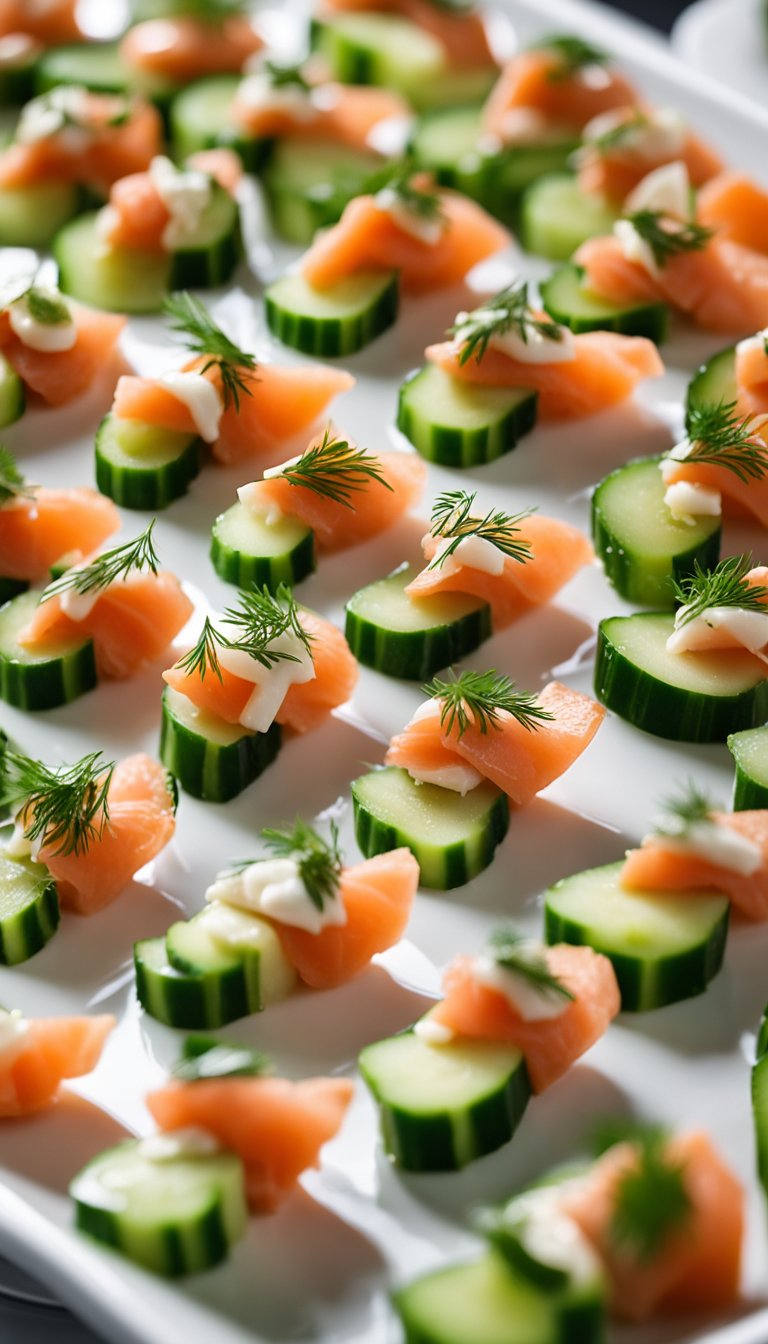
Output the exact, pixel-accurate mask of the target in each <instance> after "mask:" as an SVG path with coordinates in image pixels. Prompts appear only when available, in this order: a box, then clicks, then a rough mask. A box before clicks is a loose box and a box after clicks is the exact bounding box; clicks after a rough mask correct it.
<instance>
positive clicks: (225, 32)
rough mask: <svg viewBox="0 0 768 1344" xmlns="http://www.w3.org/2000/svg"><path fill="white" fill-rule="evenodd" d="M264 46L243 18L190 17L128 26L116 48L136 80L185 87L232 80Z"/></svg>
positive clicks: (234, 15)
mask: <svg viewBox="0 0 768 1344" xmlns="http://www.w3.org/2000/svg"><path fill="white" fill-rule="evenodd" d="M263 46H264V40H263V38H262V37H260V35H259V34H258V32H257V31H256V28H255V27H254V25H253V23H252V22H251V20H250V19H249V18H248V17H246V16H245V15H242V16H241V15H237V14H229V15H225V14H222V16H221V18H218V17H217V18H216V19H215V20H214V21H213V22H211V21H210V20H209V19H205V18H197V17H195V16H194V15H193V14H187V15H181V16H178V17H176V16H173V15H170V16H168V17H164V18H158V19H147V20H146V21H145V22H144V23H137V24H134V26H133V27H132V28H130V29H129V30H128V32H127V33H126V35H125V37H124V38H123V40H122V42H121V43H120V58H121V61H122V62H123V64H124V65H125V66H126V67H127V68H128V70H129V71H132V72H133V73H134V74H135V75H136V76H140V77H142V76H143V77H147V76H149V77H151V78H152V79H155V80H156V79H158V78H159V79H162V80H165V81H168V82H169V83H172V84H181V85H184V84H191V83H192V81H193V80H197V79H205V78H206V76H208V75H225V74H238V73H239V72H240V71H241V70H242V69H243V66H244V65H245V63H246V61H248V60H249V59H250V58H251V57H252V56H255V55H256V53H257V52H259V51H261V49H262V47H263Z"/></svg>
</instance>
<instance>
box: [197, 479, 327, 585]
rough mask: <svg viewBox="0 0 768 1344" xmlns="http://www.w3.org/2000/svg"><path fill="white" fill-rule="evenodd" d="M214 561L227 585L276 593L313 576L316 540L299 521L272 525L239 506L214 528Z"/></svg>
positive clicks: (282, 519) (286, 520) (285, 520)
mask: <svg viewBox="0 0 768 1344" xmlns="http://www.w3.org/2000/svg"><path fill="white" fill-rule="evenodd" d="M211 560H212V562H213V568H214V569H215V570H216V573H217V574H219V575H220V576H221V578H222V579H225V580H226V581H227V583H236V584H237V586H238V588H250V587H252V585H254V584H255V585H256V586H257V587H259V588H262V587H263V586H264V585H265V584H266V586H267V587H268V588H269V591H270V592H271V593H276V592H277V589H278V587H279V585H280V584H281V583H287V584H290V585H293V584H294V583H299V582H300V581H301V579H305V578H306V577H307V575H308V574H311V573H312V572H313V570H314V569H315V537H314V533H313V532H312V530H311V528H309V527H305V526H304V524H303V523H300V522H299V521H298V519H297V518H290V517H288V516H287V515H285V514H284V515H283V516H282V517H280V518H279V519H278V521H277V522H275V523H270V522H268V521H267V518H266V515H265V516H264V517H259V516H257V515H256V514H255V513H253V511H252V510H251V509H247V508H246V507H245V505H243V504H240V503H239V502H238V503H237V504H233V505H232V507H231V508H230V509H227V511H226V513H221V514H219V516H218V518H217V519H216V522H215V523H214V524H213V529H212V531H211Z"/></svg>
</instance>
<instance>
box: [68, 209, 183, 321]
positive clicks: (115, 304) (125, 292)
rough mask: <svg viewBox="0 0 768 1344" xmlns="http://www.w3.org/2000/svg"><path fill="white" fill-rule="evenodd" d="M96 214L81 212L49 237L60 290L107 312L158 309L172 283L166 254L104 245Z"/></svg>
mask: <svg viewBox="0 0 768 1344" xmlns="http://www.w3.org/2000/svg"><path fill="white" fill-rule="evenodd" d="M97 219H98V213H97V212H93V213H91V214H87V215H81V216H80V218H79V219H75V220H73V221H72V223H71V224H67V225H65V227H64V228H63V229H61V230H60V231H59V233H57V235H56V237H55V239H54V241H53V248H52V250H53V255H54V258H55V260H56V263H57V265H58V267H59V284H60V286H61V288H62V290H64V292H65V293H67V294H71V295H72V297H73V298H75V299H79V300H80V302H81V303H87V304H89V305H90V307H92V308H105V309H106V310H107V311H108V312H115V313H157V312H159V311H160V309H161V308H162V306H163V301H164V299H165V296H166V294H167V293H168V290H169V288H170V277H171V260H170V257H168V256H166V255H165V253H161V252H138V251H130V252H129V251H127V249H117V248H114V249H112V248H110V249H107V248H105V247H104V246H103V244H102V242H101V240H100V238H99V235H98V231H97V227H96V221H97Z"/></svg>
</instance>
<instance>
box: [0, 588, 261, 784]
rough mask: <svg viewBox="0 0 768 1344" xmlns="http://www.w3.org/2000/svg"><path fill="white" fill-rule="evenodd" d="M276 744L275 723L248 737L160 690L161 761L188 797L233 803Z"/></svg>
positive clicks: (184, 699) (171, 692) (182, 698)
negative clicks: (161, 692)
mask: <svg viewBox="0 0 768 1344" xmlns="http://www.w3.org/2000/svg"><path fill="white" fill-rule="evenodd" d="M0 620H2V611H0ZM280 742H281V736H280V725H279V724H278V723H273V724H272V726H271V728H270V729H269V732H267V733H252V732H249V730H248V729H247V728H241V727H240V725H239V724H236V723H225V722H224V720H223V719H219V718H216V717H215V715H213V714H208V713H206V712H205V711H204V710H200V709H198V708H197V706H196V705H193V703H192V701H191V700H189V699H188V698H187V696H185V695H180V694H179V692H178V691H174V690H172V689H171V687H170V686H166V688H165V690H164V691H163V698H162V719H161V725H160V760H161V761H162V762H163V765H164V766H166V768H167V769H168V770H170V772H171V774H172V775H174V776H175V778H176V780H177V781H178V784H179V787H180V788H181V789H183V790H184V792H185V793H188V794H190V795H191V797H193V798H202V799H203V800H204V801H205V802H209V803H226V802H228V801H229V799H230V798H236V797H237V795H238V794H239V793H242V792H243V789H246V788H247V787H248V785H249V784H252V783H253V781H254V780H255V779H258V778H259V775H261V774H263V772H264V771H265V770H266V768H267V766H268V765H271V764H272V762H273V761H274V759H275V757H276V756H277V753H278V751H279V750H280Z"/></svg>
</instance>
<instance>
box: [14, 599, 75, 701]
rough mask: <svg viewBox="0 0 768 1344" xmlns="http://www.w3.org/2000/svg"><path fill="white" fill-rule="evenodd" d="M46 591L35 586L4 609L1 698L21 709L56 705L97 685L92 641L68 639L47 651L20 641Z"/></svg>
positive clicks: (72, 698)
mask: <svg viewBox="0 0 768 1344" xmlns="http://www.w3.org/2000/svg"><path fill="white" fill-rule="evenodd" d="M41 591H42V590H41V589H38V588H32V589H30V590H29V592H26V593H22V594H21V595H20V596H19V597H14V598H13V600H12V601H11V602H8V603H7V604H6V605H5V606H4V607H2V608H0V696H2V698H3V700H6V701H7V702H8V704H9V705H15V706H16V708H17V709H29V710H38V709H55V708H56V707H57V706H58V705H68V704H69V703H70V701H72V700H77V699H78V697H79V696H81V695H85V693H86V691H92V690H93V688H94V686H95V685H96V659H95V655H94V650H93V641H92V640H90V639H77V638H76V637H73V638H70V639H64V640H62V641H61V643H60V644H57V645H56V646H55V647H54V648H52V649H51V650H50V652H46V653H30V652H29V651H28V650H27V649H25V648H22V646H21V645H20V644H19V643H18V636H19V634H20V633H21V631H22V630H23V629H24V627H25V626H27V625H29V622H30V621H31V619H32V616H33V614H34V612H35V611H36V610H37V606H38V603H39V601H40V593H41Z"/></svg>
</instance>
